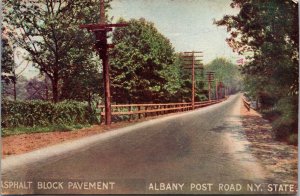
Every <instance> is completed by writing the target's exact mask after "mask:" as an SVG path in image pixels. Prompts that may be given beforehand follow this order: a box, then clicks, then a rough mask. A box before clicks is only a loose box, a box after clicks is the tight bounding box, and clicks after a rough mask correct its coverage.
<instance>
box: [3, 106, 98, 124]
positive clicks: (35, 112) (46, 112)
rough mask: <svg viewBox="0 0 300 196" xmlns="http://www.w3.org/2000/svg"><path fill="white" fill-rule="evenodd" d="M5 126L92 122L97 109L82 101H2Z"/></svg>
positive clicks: (94, 119) (94, 120)
mask: <svg viewBox="0 0 300 196" xmlns="http://www.w3.org/2000/svg"><path fill="white" fill-rule="evenodd" d="M1 109H2V119H1V126H2V127H3V128H16V127H22V126H23V127H36V126H40V127H41V126H49V125H73V124H91V123H95V122H96V116H95V114H96V113H95V111H94V110H93V109H91V108H90V107H88V105H86V104H84V103H81V102H75V101H70V102H66V101H64V102H60V103H56V104H54V103H50V102H44V101H7V100H4V101H2V105H1Z"/></svg>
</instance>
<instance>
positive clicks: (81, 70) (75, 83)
mask: <svg viewBox="0 0 300 196" xmlns="http://www.w3.org/2000/svg"><path fill="white" fill-rule="evenodd" d="M98 63H99V60H98ZM98 63H97V62H94V63H92V62H90V63H89V64H86V65H84V66H70V69H69V70H68V74H66V75H65V77H64V78H63V79H62V80H63V84H62V88H61V91H62V93H61V96H60V99H61V100H66V99H67V100H77V101H87V102H89V103H91V102H92V101H93V99H94V97H95V96H97V95H99V94H100V95H101V94H102V93H101V92H102V91H103V85H102V83H103V82H102V74H101V73H100V70H99V69H98V66H99V65H97V64H98Z"/></svg>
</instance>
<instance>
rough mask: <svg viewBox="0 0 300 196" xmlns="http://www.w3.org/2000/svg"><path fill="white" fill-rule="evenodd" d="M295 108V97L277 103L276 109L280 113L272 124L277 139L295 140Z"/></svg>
mask: <svg viewBox="0 0 300 196" xmlns="http://www.w3.org/2000/svg"><path fill="white" fill-rule="evenodd" d="M295 106H298V105H297V99H295V97H285V98H282V99H280V100H279V101H278V103H277V105H276V109H277V110H278V111H280V116H278V117H277V118H276V119H275V120H274V121H273V123H272V126H273V130H274V133H275V136H276V138H277V139H279V140H286V139H287V140H290V139H291V140H296V139H297V138H295V136H293V135H294V134H296V133H297V132H298V111H297V108H298V107H295ZM293 142H297V141H293Z"/></svg>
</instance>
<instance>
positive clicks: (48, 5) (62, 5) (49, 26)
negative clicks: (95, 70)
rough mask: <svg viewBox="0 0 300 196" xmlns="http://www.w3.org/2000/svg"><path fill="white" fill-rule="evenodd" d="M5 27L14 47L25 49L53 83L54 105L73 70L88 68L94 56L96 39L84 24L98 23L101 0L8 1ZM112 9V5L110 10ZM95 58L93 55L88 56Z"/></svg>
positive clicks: (31, 59) (5, 10)
mask: <svg viewBox="0 0 300 196" xmlns="http://www.w3.org/2000/svg"><path fill="white" fill-rule="evenodd" d="M4 7H5V9H4V22H5V23H4V24H5V26H6V27H7V28H9V29H10V33H9V34H8V35H9V36H10V38H11V39H12V40H13V41H14V43H15V44H16V45H18V46H20V47H21V48H23V49H25V50H26V51H27V52H28V53H29V55H28V59H29V60H30V61H32V62H33V63H34V64H35V65H36V66H37V67H38V68H39V69H40V70H41V72H42V73H45V74H46V75H47V76H48V77H49V79H50V80H51V83H52V92H53V101H54V102H57V101H58V100H59V92H60V89H59V84H60V83H61V82H62V81H61V80H62V78H63V77H64V76H65V75H66V74H67V72H68V70H69V68H70V66H74V65H84V64H86V63H87V62H88V61H89V59H90V58H91V55H93V50H92V45H93V42H94V40H93V36H92V34H91V33H89V32H86V31H84V30H82V29H79V25H80V24H87V23H96V22H97V19H98V18H99V12H98V11H95V10H99V2H98V1H97V0H88V1H81V0H66V1H61V0H35V1H30V2H28V1H15V0H4ZM108 7H109V2H108V3H107V5H106V8H108ZM87 54H91V55H87Z"/></svg>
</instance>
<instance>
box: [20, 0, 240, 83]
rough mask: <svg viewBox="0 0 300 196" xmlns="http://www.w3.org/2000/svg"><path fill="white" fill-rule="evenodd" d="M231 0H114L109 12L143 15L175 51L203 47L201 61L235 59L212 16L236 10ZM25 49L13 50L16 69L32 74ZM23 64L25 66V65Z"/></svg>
mask: <svg viewBox="0 0 300 196" xmlns="http://www.w3.org/2000/svg"><path fill="white" fill-rule="evenodd" d="M230 2H231V0H113V1H112V2H111V7H112V9H110V10H108V13H107V14H108V16H109V17H113V22H116V21H117V20H118V19H119V18H120V17H122V18H124V19H127V20H129V19H131V18H135V19H139V18H142V17H143V18H145V19H146V20H148V21H151V22H153V23H154V25H155V27H156V28H157V29H158V31H159V32H161V33H162V34H163V35H164V36H166V37H167V38H168V39H169V40H170V41H171V43H172V45H173V47H174V49H175V51H176V52H184V51H203V62H204V63H205V64H206V63H209V62H210V61H212V60H213V59H215V58H216V57H225V58H227V59H230V60H232V61H233V62H236V60H237V59H239V58H240V57H239V56H238V55H237V54H235V53H233V52H232V49H231V48H230V47H229V46H228V45H227V43H226V41H225V39H226V37H227V36H228V34H227V32H226V27H217V26H216V25H214V24H213V21H214V19H216V20H219V19H221V18H222V17H223V16H224V15H226V14H229V15H232V14H237V13H238V12H239V10H238V9H233V8H231V7H230ZM23 52H24V51H22V50H21V49H19V50H16V51H15V61H16V64H18V65H20V66H18V68H17V70H16V72H17V74H18V73H22V75H24V76H25V77H26V78H28V79H29V78H32V77H34V76H36V75H38V74H39V71H38V70H37V69H35V68H34V67H33V66H32V65H30V64H29V66H26V65H27V64H28V62H24V61H23V60H22V58H19V56H21V54H22V53H23ZM24 68H25V69H24Z"/></svg>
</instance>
